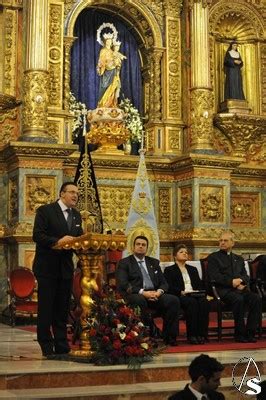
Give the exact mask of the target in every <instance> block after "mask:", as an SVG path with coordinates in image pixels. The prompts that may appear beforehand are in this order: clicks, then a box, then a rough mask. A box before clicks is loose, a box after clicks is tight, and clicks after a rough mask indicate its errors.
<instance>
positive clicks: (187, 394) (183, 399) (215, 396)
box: [168, 385, 225, 400]
mask: <svg viewBox="0 0 266 400" xmlns="http://www.w3.org/2000/svg"><path fill="white" fill-rule="evenodd" d="M208 397H209V399H210V400H225V397H224V395H223V394H222V393H220V392H216V391H215V390H211V391H210V392H208ZM168 400H197V398H196V396H194V394H193V393H192V392H191V390H190V389H189V387H188V385H186V387H185V388H184V389H183V390H181V391H180V392H177V393H175V394H173V395H172V396H170V397H168Z"/></svg>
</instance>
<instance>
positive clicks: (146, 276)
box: [138, 260, 154, 290]
mask: <svg viewBox="0 0 266 400" xmlns="http://www.w3.org/2000/svg"><path fill="white" fill-rule="evenodd" d="M143 263H144V260H140V261H138V264H139V266H140V270H141V273H142V277H143V285H144V289H146V290H147V289H148V290H153V289H154V285H153V283H152V280H151V277H150V275H149V273H148V272H147V271H146V269H145V267H144V265H143Z"/></svg>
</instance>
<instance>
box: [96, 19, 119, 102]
mask: <svg viewBox="0 0 266 400" xmlns="http://www.w3.org/2000/svg"><path fill="white" fill-rule="evenodd" d="M104 28H109V29H111V30H112V32H108V33H103V35H102V37H103V40H102V38H101V32H102V30H103V29H104ZM97 41H98V42H99V43H100V44H101V45H102V46H103V47H102V49H101V50H100V54H99V59H98V64H97V73H98V75H99V76H100V88H99V98H98V104H97V108H101V107H106V108H112V107H114V108H115V107H117V103H118V98H119V92H120V88H121V82H120V69H121V65H122V61H123V60H124V59H126V56H124V55H123V54H122V53H120V52H119V49H120V45H121V42H119V41H118V40H117V30H116V28H115V27H114V25H113V24H111V23H103V24H102V25H101V26H100V27H99V29H98V30H97Z"/></svg>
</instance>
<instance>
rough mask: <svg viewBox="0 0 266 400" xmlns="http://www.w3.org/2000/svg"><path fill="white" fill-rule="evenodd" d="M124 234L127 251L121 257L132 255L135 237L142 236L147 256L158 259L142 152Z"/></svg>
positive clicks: (154, 222) (158, 242) (152, 214)
mask: <svg viewBox="0 0 266 400" xmlns="http://www.w3.org/2000/svg"><path fill="white" fill-rule="evenodd" d="M125 233H126V235H127V249H126V250H125V252H124V253H125V254H123V256H126V255H128V254H131V253H132V248H133V242H134V239H135V238H136V236H139V235H143V236H146V237H147V239H148V241H149V246H148V252H147V255H149V256H151V257H155V258H157V259H159V256H160V241H159V235H158V230H157V223H156V219H155V214H154V208H153V204H152V199H151V191H150V185H149V179H148V174H147V169H146V164H145V157H144V150H140V160H139V168H138V172H137V177H136V183H135V188H134V192H133V195H132V199H131V206H130V210H129V215H128V221H127V226H126V232H125Z"/></svg>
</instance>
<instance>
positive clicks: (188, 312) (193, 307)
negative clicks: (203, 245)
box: [164, 244, 209, 344]
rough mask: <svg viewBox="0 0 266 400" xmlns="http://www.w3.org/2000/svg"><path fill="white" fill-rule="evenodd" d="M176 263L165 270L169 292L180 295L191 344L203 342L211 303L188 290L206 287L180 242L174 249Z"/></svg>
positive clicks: (186, 250) (206, 332) (206, 334)
mask: <svg viewBox="0 0 266 400" xmlns="http://www.w3.org/2000/svg"><path fill="white" fill-rule="evenodd" d="M174 259H175V264H173V265H170V266H169V267H166V268H165V270H164V276H165V279H166V280H167V282H168V285H169V289H168V292H169V293H171V294H173V295H175V296H178V297H179V300H180V304H181V308H182V309H183V310H184V312H185V318H186V326H187V336H188V341H189V343H191V344H199V343H200V344H202V343H204V342H205V340H206V338H207V336H208V325H209V304H208V300H207V298H206V296H205V295H203V296H201V297H192V296H190V295H189V294H186V292H187V291H191V290H201V289H204V283H203V282H202V280H201V279H200V277H199V274H198V270H197V268H195V267H192V266H191V265H186V261H187V260H188V249H187V247H186V245H184V244H180V245H178V246H177V247H176V248H175V250H174Z"/></svg>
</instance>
